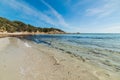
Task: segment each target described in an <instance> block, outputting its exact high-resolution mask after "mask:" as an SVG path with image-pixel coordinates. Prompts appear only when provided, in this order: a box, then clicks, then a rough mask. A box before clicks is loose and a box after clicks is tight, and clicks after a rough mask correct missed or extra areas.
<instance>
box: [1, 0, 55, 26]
mask: <svg viewBox="0 0 120 80" xmlns="http://www.w3.org/2000/svg"><path fill="white" fill-rule="evenodd" d="M2 2H3V3H5V4H7V5H9V6H10V7H11V8H13V9H16V10H17V11H20V12H21V13H24V15H25V16H26V15H27V16H30V17H33V18H35V19H37V20H36V21H44V22H46V23H49V24H57V23H55V22H54V20H53V19H51V18H50V17H49V16H47V15H45V14H43V13H42V12H41V11H38V10H36V9H35V8H33V7H32V6H30V5H28V4H26V3H25V2H23V1H19V0H9V1H8V0H3V1H2Z"/></svg>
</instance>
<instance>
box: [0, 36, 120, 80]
mask: <svg viewBox="0 0 120 80" xmlns="http://www.w3.org/2000/svg"><path fill="white" fill-rule="evenodd" d="M119 75H120V74H119V73H117V72H112V71H108V70H106V69H103V68H101V67H99V66H96V65H94V64H92V63H90V62H89V61H88V60H84V59H82V58H78V57H75V56H74V55H70V54H67V53H65V52H62V51H59V50H56V49H53V48H49V47H47V46H44V45H38V44H35V43H33V42H30V41H27V40H21V39H18V38H13V37H7V38H0V80H120V76H119Z"/></svg>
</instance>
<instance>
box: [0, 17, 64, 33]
mask: <svg viewBox="0 0 120 80" xmlns="http://www.w3.org/2000/svg"><path fill="white" fill-rule="evenodd" d="M43 27H44V26H43ZM0 32H1V33H3V32H6V33H14V32H29V33H51V34H57V33H65V32H64V31H62V30H60V29H57V28H41V27H35V26H32V25H30V24H25V23H23V22H21V21H10V20H8V19H6V18H3V17H0Z"/></svg>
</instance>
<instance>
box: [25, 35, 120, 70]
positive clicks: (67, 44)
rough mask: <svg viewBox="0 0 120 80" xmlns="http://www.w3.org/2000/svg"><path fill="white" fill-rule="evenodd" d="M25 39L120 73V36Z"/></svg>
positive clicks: (46, 36) (29, 37) (33, 37)
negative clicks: (80, 57)
mask: <svg viewBox="0 0 120 80" xmlns="http://www.w3.org/2000/svg"><path fill="white" fill-rule="evenodd" d="M25 38H26V39H28V40H32V41H34V42H36V43H38V44H44V45H46V46H50V47H53V48H56V49H59V50H62V51H65V52H69V53H72V54H75V55H78V56H82V57H83V58H85V59H88V60H90V61H91V62H93V63H95V64H99V65H101V66H104V67H108V69H110V70H116V71H120V34H92V33H91V34H89V33H84V34H55V35H33V36H26V37H25Z"/></svg>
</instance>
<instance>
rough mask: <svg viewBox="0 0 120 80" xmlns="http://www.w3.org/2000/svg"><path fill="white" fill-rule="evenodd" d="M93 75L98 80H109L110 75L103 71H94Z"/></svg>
mask: <svg viewBox="0 0 120 80" xmlns="http://www.w3.org/2000/svg"><path fill="white" fill-rule="evenodd" d="M93 74H94V75H95V76H96V77H98V78H99V79H100V80H111V79H110V75H109V74H108V73H107V72H105V71H101V70H100V71H94V72H93Z"/></svg>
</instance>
